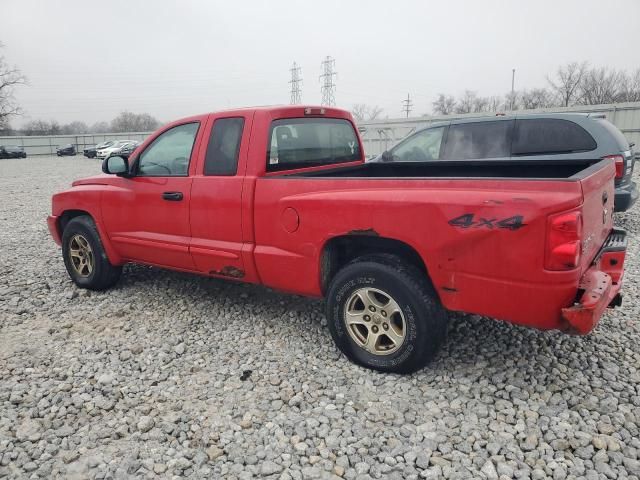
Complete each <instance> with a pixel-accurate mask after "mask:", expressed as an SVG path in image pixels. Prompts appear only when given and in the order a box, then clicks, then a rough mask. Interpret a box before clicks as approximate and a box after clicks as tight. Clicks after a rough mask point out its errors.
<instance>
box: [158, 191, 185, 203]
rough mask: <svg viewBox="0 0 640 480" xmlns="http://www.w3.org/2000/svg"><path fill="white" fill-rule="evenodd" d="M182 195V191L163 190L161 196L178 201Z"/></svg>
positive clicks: (171, 200)
mask: <svg viewBox="0 0 640 480" xmlns="http://www.w3.org/2000/svg"><path fill="white" fill-rule="evenodd" d="M183 197H184V195H182V192H164V193H163V194H162V198H163V199H164V200H169V201H170V202H179V201H180V200H182V198H183Z"/></svg>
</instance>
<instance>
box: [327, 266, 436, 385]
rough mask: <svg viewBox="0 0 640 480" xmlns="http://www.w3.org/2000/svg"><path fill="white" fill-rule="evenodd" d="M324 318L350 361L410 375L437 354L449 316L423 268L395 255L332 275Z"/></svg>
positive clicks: (336, 341)
mask: <svg viewBox="0 0 640 480" xmlns="http://www.w3.org/2000/svg"><path fill="white" fill-rule="evenodd" d="M327 320H328V324H329V330H330V331H331V336H332V337H333V339H334V341H335V343H336V345H337V346H338V348H339V349H340V350H341V351H342V352H343V353H344V354H345V355H346V356H347V357H348V358H349V359H350V360H352V361H353V362H355V363H357V364H359V365H362V366H364V367H367V368H371V369H374V370H379V371H382V372H394V373H411V372H414V371H416V370H419V369H421V368H422V367H424V366H425V365H426V364H427V363H429V362H430V361H431V360H432V359H433V358H434V357H435V355H436V353H437V352H438V351H439V349H440V347H441V346H442V344H443V343H444V341H445V338H446V332H447V320H448V318H447V313H446V311H445V310H444V308H442V306H441V305H440V302H439V300H438V299H437V297H436V295H435V293H434V291H433V288H432V287H431V285H430V284H429V283H428V280H427V278H426V275H425V274H424V273H423V272H422V271H420V270H419V269H417V268H415V267H413V266H412V265H409V264H407V263H405V262H403V261H402V260H401V259H399V258H397V257H395V256H392V255H376V256H370V257H364V258H361V259H358V260H356V261H354V262H353V263H350V264H349V265H347V266H346V267H344V268H343V269H342V270H341V271H339V272H338V273H337V274H336V276H335V278H334V279H333V281H332V282H331V285H330V287H329V291H328V294H327Z"/></svg>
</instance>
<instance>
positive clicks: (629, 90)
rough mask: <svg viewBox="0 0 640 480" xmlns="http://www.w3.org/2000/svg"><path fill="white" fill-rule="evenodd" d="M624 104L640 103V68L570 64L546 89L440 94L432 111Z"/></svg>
mask: <svg viewBox="0 0 640 480" xmlns="http://www.w3.org/2000/svg"><path fill="white" fill-rule="evenodd" d="M621 102H640V68H638V69H637V70H635V71H634V72H628V71H625V70H616V69H612V68H607V67H593V66H590V65H589V63H587V62H571V63H568V64H566V65H563V66H560V67H558V69H557V70H556V71H555V72H554V73H553V74H552V75H549V76H547V84H546V85H545V86H541V87H538V88H532V89H528V90H516V91H514V92H513V93H512V92H508V93H507V94H505V95H502V96H500V95H497V96H482V95H479V94H478V92H477V91H475V90H465V91H464V92H463V93H462V95H459V96H457V97H456V96H454V95H450V94H445V93H439V94H438V95H437V96H436V98H435V100H434V101H433V102H432V103H431V107H432V114H433V115H451V114H461V113H483V112H484V113H486V112H499V111H508V110H524V109H527V110H528V109H534V108H551V107H570V106H574V105H601V104H606V103H621ZM351 113H352V114H353V116H354V118H355V119H356V120H358V121H371V120H377V119H379V118H382V116H383V114H384V112H383V110H382V108H380V107H378V106H377V105H366V104H362V103H357V104H355V105H353V107H352V109H351ZM427 115H428V114H424V115H423V116H427ZM387 118H388V117H387Z"/></svg>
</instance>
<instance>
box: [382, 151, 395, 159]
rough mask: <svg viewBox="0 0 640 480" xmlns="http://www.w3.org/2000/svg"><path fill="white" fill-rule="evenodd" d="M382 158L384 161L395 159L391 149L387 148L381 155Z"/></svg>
mask: <svg viewBox="0 0 640 480" xmlns="http://www.w3.org/2000/svg"><path fill="white" fill-rule="evenodd" d="M380 159H381V160H382V161H383V162H392V161H393V154H392V153H391V152H390V151H389V150H385V151H384V152H382V155H381V156H380Z"/></svg>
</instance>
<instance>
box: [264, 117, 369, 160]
mask: <svg viewBox="0 0 640 480" xmlns="http://www.w3.org/2000/svg"><path fill="white" fill-rule="evenodd" d="M269 138H270V141H269V146H268V150H267V171H268V172H274V171H280V170H288V169H294V168H303V167H315V166H321V165H331V164H338V163H344V162H352V161H355V160H360V159H362V152H361V151H360V142H359V141H358V136H357V135H356V132H355V129H354V128H353V125H352V124H351V122H349V121H348V120H344V119H339V118H290V119H283V120H276V121H274V122H272V123H271V132H270V135H269Z"/></svg>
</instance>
